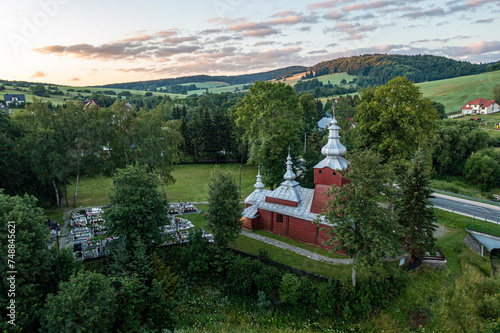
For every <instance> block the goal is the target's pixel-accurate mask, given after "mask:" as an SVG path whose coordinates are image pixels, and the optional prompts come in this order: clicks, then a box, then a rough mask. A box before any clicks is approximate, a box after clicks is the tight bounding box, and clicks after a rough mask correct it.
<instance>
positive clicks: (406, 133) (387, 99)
mask: <svg viewBox="0 0 500 333" xmlns="http://www.w3.org/2000/svg"><path fill="white" fill-rule="evenodd" d="M357 109H358V114H357V115H356V118H355V119H356V122H357V126H356V132H357V135H356V136H357V139H356V144H357V147H358V148H359V149H365V148H368V149H373V150H375V151H376V152H378V153H379V154H380V155H381V156H382V157H383V159H384V161H387V162H390V163H392V164H393V165H394V166H396V167H399V166H402V165H403V164H405V163H407V162H408V161H409V160H410V159H411V158H412V156H413V155H414V154H415V152H416V151H417V149H418V148H419V147H422V149H423V150H424V152H425V153H426V154H427V153H430V146H431V142H432V139H433V137H434V134H435V131H436V125H435V120H436V119H437V118H438V116H437V112H436V110H435V109H434V108H433V107H432V103H431V101H430V100H429V99H427V98H423V97H422V93H421V92H420V90H419V88H418V87H417V86H415V85H414V84H413V83H412V82H411V81H409V80H408V79H406V78H403V77H397V78H395V79H392V80H391V81H389V83H387V84H386V85H385V86H380V87H377V88H367V89H365V90H363V91H362V92H361V100H360V103H359V104H358V107H357Z"/></svg>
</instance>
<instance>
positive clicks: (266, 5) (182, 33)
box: [0, 0, 500, 86]
mask: <svg viewBox="0 0 500 333" xmlns="http://www.w3.org/2000/svg"><path fill="white" fill-rule="evenodd" d="M0 8H1V9H2V13H3V14H4V15H2V19H0V31H1V34H0V39H1V44H0V45H2V46H1V47H0V64H1V66H0V79H4V80H24V81H31V82H45V83H53V84H60V85H72V86H92V85H102V84H108V83H118V82H132V81H142V80H155V79H161V78H171V77H180V76H189V75H198V74H208V75H238V74H245V73H256V72H261V71H266V70H273V69H277V68H282V67H286V66H294V65H302V66H312V65H314V64H316V63H318V62H321V61H325V60H331V59H335V58H339V57H348V56H352V55H361V54H371V53H387V54H406V55H414V54H432V55H438V56H445V57H448V58H453V59H456V60H464V61H470V62H474V63H481V62H482V63H487V62H496V61H500V34H499V32H500V18H499V17H500V15H499V14H500V0H470V1H468V0H451V1H438V0H434V1H426V0H411V1H404V0H403V1H395V0H374V1H360V0H354V1H348V0H320V1H311V0H310V1H304V0H302V1H298V0H288V1H281V0H266V1H261V0H246V1H243V0H203V1H202V0H184V1H153V0H141V1H137V0H134V1H131V0H120V1H114V0H113V1H111V0H109V1H103V0H86V1H83V0H16V1H5V2H4V3H3V4H2V6H1V7H0Z"/></svg>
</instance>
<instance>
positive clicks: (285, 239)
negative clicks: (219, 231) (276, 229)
mask: <svg viewBox="0 0 500 333" xmlns="http://www.w3.org/2000/svg"><path fill="white" fill-rule="evenodd" d="M254 233H256V234H257V235H261V236H264V237H268V238H272V239H276V240H279V241H280V242H283V243H286V244H289V245H292V246H297V247H300V248H302V249H305V250H308V251H311V252H314V253H317V254H320V255H322V256H325V257H329V258H339V259H346V258H347V257H346V256H343V255H341V254H338V253H335V252H331V251H328V250H325V249H322V248H319V247H316V246H314V245H309V244H306V243H303V242H299V241H298V240H295V239H291V238H288V237H284V236H280V235H276V234H273V233H271V232H268V231H264V230H256V231H254Z"/></svg>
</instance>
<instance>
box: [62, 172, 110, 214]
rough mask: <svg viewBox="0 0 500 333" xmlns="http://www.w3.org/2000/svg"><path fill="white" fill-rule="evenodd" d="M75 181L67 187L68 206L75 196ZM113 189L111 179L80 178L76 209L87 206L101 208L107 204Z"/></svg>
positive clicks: (99, 177) (100, 177)
mask: <svg viewBox="0 0 500 333" xmlns="http://www.w3.org/2000/svg"><path fill="white" fill-rule="evenodd" d="M75 181H76V178H75V179H73V181H72V184H71V185H68V201H69V203H70V205H72V203H73V196H74V195H75ZM112 189H113V181H112V180H111V177H106V176H101V175H99V176H95V177H80V181H79V183H78V197H77V199H76V206H77V207H87V206H103V205H107V204H108V203H109V194H110V193H111V191H112Z"/></svg>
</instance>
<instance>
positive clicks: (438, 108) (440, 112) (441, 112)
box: [432, 101, 448, 119]
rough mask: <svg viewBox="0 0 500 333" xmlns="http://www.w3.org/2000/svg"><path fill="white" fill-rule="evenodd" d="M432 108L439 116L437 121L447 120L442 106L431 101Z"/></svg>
mask: <svg viewBox="0 0 500 333" xmlns="http://www.w3.org/2000/svg"><path fill="white" fill-rule="evenodd" d="M432 106H433V107H434V109H436V111H437V113H438V116H439V119H446V118H448V116H447V115H446V111H445V108H444V105H443V104H441V103H439V102H434V101H432Z"/></svg>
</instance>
